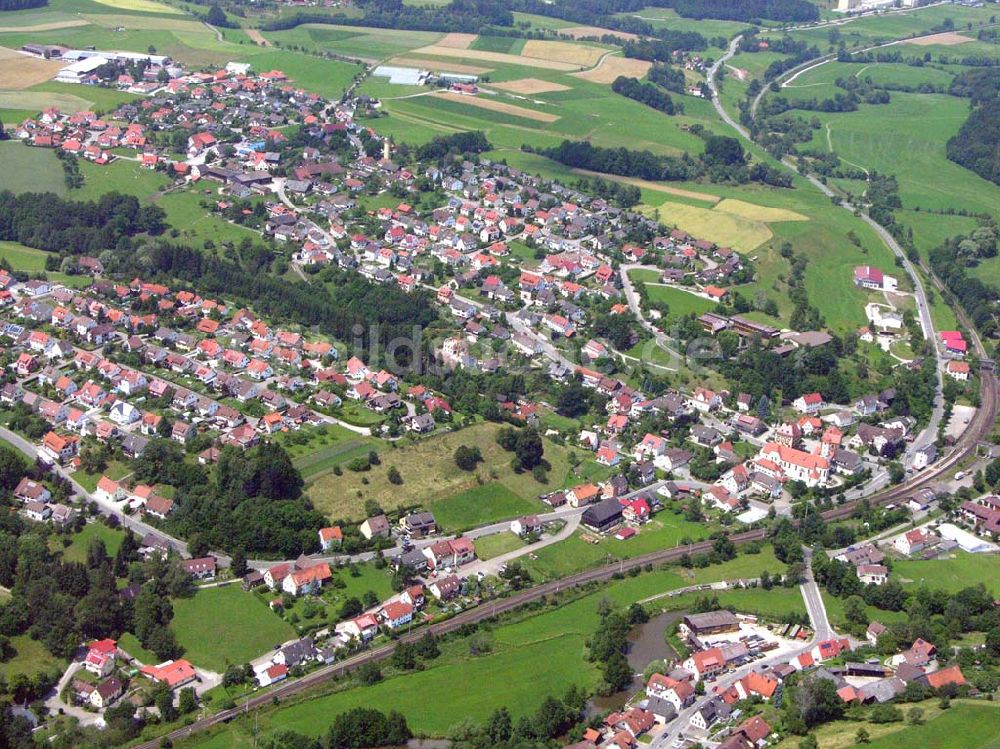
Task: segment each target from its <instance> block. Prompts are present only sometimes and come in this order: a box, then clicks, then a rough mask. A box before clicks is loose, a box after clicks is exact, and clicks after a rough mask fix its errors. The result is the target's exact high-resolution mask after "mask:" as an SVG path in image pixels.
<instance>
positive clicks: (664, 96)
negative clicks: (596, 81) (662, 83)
mask: <svg viewBox="0 0 1000 749" xmlns="http://www.w3.org/2000/svg"><path fill="white" fill-rule="evenodd" d="M611 90H612V91H614V92H615V93H616V94H621V95H622V96H625V97H628V98H629V99H634V100H635V101H637V102H639V103H640V104H645V105H646V106H647V107H651V108H653V109H655V110H657V111H659V112H663V113H664V114H683V113H684V105H683V104H681V103H680V102H678V103H677V104H674V100H673V99H671V98H670V94H668V93H667V92H666V91H664V90H663V89H661V88H660V87H659V86H657V85H656V84H654V83H645V82H643V81H640V80H639V79H638V78H629V77H627V76H624V75H620V76H618V77H617V78H615V80H614V83H612V84H611Z"/></svg>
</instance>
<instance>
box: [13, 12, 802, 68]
mask: <svg viewBox="0 0 1000 749" xmlns="http://www.w3.org/2000/svg"><path fill="white" fill-rule="evenodd" d="M2 1H4V2H11V1H13V2H15V3H16V2H18V0H2ZM357 5H358V7H359V8H360V9H361V11H362V15H360V16H358V17H350V16H338V17H337V23H340V24H343V25H347V26H374V27H377V28H390V29H413V30H421V31H449V32H450V31H463V32H470V33H477V32H480V31H482V30H484V29H487V28H489V29H490V33H500V34H503V33H510V34H514V35H521V34H523V33H525V32H524V31H522V30H520V29H517V28H515V24H514V18H513V15H512V13H511V11H520V12H524V13H532V14H535V15H541V16H547V17H549V18H558V19H561V20H565V21H570V22H572V23H575V24H581V25H594V26H599V27H601V28H607V29H615V30H618V31H626V32H629V33H633V34H639V35H641V36H648V37H655V38H659V39H661V40H663V41H665V42H667V43H668V44H669V45H671V46H672V47H673V48H674V49H704V48H705V40H704V39H703V38H702V37H701V35H700V34H697V33H693V32H678V31H674V30H670V29H663V28H654V27H653V26H652V25H651V24H649V23H647V22H646V21H644V20H642V19H639V18H635V17H634V16H632V15H618V14H624V13H637V12H638V11H641V10H642V9H643V8H645V7H648V6H650V5H652V6H654V7H661V8H673V9H674V10H676V11H677V13H678V15H680V16H683V17H685V18H696V19H702V18H719V19H724V20H732V21H746V22H755V21H759V20H761V19H767V20H771V21H788V22H795V23H800V22H803V21H815V20H817V19H818V18H819V11H818V10H817V8H816V6H814V5H813V4H812V3H810V2H808V0H556V1H555V2H549V1H548V0H452V2H451V3H449V4H447V5H440V6H435V5H426V6H421V5H419V4H418V5H412V6H411V5H405V4H404V3H403V2H402V0H360V1H359V2H358V3H357ZM237 9H238V7H237ZM329 22H330V16H329V15H323V14H317V13H308V12H306V13H298V14H296V15H292V16H288V17H285V18H278V19H275V20H273V21H269V22H268V23H266V24H264V26H263V27H262V28H263V29H264V30H265V31H279V30H282V29H290V28H294V27H295V26H299V25H301V24H304V23H329ZM608 41H610V42H613V43H619V42H620V40H617V39H615V38H614V37H609V38H608ZM688 45H693V46H688ZM644 59H649V58H644ZM660 59H662V58H660Z"/></svg>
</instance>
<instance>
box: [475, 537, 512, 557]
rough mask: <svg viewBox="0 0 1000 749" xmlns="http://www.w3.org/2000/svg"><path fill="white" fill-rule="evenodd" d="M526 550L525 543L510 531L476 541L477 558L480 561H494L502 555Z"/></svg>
mask: <svg viewBox="0 0 1000 749" xmlns="http://www.w3.org/2000/svg"><path fill="white" fill-rule="evenodd" d="M523 548H524V541H522V540H521V539H520V538H519V537H518V536H515V535H514V534H513V533H511V532H510V531H503V532H502V533H494V534H493V535H492V536H483V537H482V538H477V539H476V556H477V557H479V558H480V559H493V557H498V556H500V555H501V554H507V553H508V552H511V551H517V550H518V549H523Z"/></svg>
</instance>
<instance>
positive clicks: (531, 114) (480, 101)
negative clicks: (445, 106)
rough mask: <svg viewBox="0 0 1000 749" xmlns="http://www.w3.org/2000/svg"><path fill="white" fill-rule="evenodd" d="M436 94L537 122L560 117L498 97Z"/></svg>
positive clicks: (443, 92) (471, 105)
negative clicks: (499, 99) (504, 100)
mask: <svg viewBox="0 0 1000 749" xmlns="http://www.w3.org/2000/svg"><path fill="white" fill-rule="evenodd" d="M434 96H439V97H441V98H442V99H450V100H451V101H457V102H461V103H462V104H468V105H469V106H470V107H479V108H481V109H489V110H490V111H491V112H503V113H504V114H512V115H515V116H517V117H524V118H525V119H527V120H535V121H537V122H555V121H556V120H558V119H559V117H558V116H556V115H554V114H549V113H547V112H536V111H535V110H534V109H528V108H526V107H519V106H517V105H516V104H507V103H506V102H502V101H497V100H496V99H487V98H484V97H482V96H465V95H463V94H453V93H450V92H447V91H442V92H439V93H435V94H434Z"/></svg>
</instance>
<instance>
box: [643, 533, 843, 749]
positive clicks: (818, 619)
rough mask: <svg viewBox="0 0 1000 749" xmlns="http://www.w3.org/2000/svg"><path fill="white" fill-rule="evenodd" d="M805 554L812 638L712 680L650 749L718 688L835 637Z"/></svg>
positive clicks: (678, 730) (683, 725) (679, 728)
mask: <svg viewBox="0 0 1000 749" xmlns="http://www.w3.org/2000/svg"><path fill="white" fill-rule="evenodd" d="M805 553H806V571H805V575H806V576H805V580H804V581H803V582H802V584H801V585H800V586H799V590H800V591H801V592H802V598H803V600H804V601H805V603H806V611H807V612H808V613H809V622H810V625H811V626H812V629H813V637H812V639H811V640H810V641H809V642H808V643H805V644H803V645H802V647H800V648H797V649H795V650H793V651H791V652H785V653H782V654H781V655H774V656H771V657H769V658H763V659H761V660H757V661H752V662H751V663H748V664H747V665H745V666H742V667H740V668H738V669H736V670H735V671H731V672H729V673H727V674H725V675H723V676H721V677H719V678H718V679H716V680H715V682H713V683H712V684H711V685H710V687H709V689H708V690H707V691H708V693H707V694H705V695H704V696H703V697H699V698H698V699H697V700H695V702H694V703H693V704H692V705H691V706H690V707H688V708H686V709H684V710H682V711H681V712H680V713H679V714H678V715H677V717H676V718H675V719H674V720H673V721H672V722H670V723H668V724H667V727H666V729H665V730H664V731H663V733H661V734H660V735H659V736H657V737H656V738H655V739H654V740H653V742H652V744H651V745H650V746H652V747H653V749H667V748H668V747H670V746H671V744H673V742H674V741H675V740H677V739H678V738H679V737H680V736H681V735H682V734H684V733H685V732H686V731H687V730H688V724H689V722H690V720H691V716H692V715H694V714H695V713H696V712H697V711H698V710H699V709H701V708H702V707H703V706H704V705H705V703H707V702H708V701H709V700H711V699H712V698H713V697H714V695H715V690H717V689H718V690H722V691H724V690H725V689H727V688H728V687H730V686H731V685H732V684H734V683H735V682H737V681H739V680H740V679H742V678H743V677H744V676H746V675H747V674H748V673H750V671H752V670H756V669H760V668H761V667H763V666H770V665H776V664H778V663H787V662H788V661H790V660H791V659H792V658H794V657H795V656H797V655H799V654H801V653H805V652H808V651H809V650H811V649H812V647H813V645H815V644H816V643H817V642H821V641H823V640H827V639H830V638H831V637H835V636H836V635H837V633H836V632H835V631H834V629H833V627H832V626H830V620H829V619H828V618H827V615H826V607H825V606H823V598H822V596H820V592H819V586H818V585H816V581H815V579H813V576H812V550H811V549H806V550H805Z"/></svg>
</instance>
